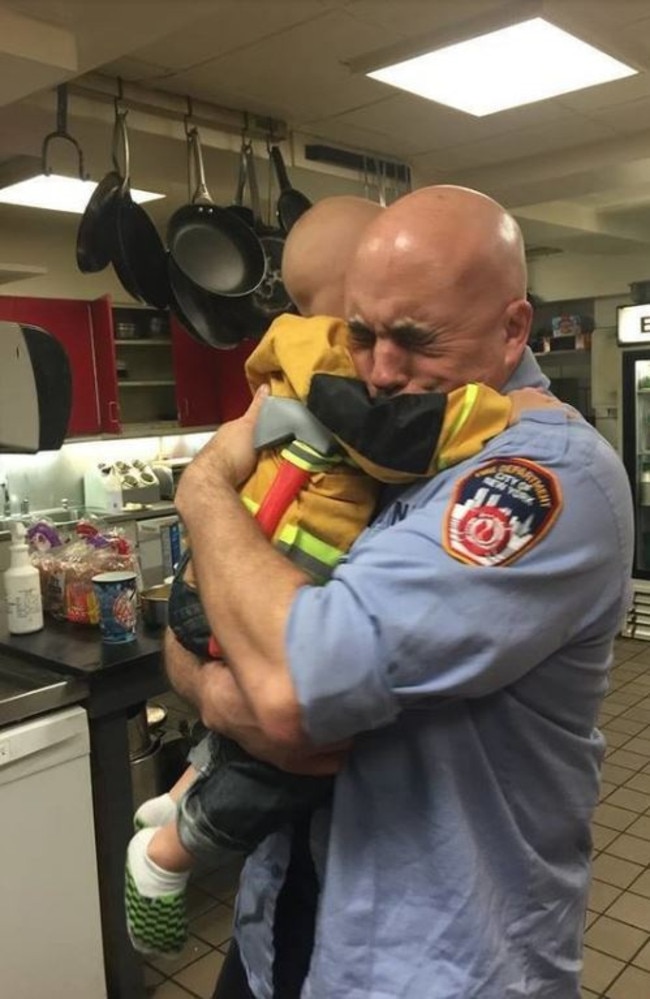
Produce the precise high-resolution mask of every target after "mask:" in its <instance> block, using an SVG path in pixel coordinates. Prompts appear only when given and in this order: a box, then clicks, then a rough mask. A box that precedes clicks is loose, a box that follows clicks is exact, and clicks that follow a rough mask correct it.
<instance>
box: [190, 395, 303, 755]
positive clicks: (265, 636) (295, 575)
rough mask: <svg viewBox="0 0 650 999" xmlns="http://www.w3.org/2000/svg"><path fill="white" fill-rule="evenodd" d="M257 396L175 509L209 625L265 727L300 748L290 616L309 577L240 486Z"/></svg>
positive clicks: (225, 431) (206, 456)
mask: <svg viewBox="0 0 650 999" xmlns="http://www.w3.org/2000/svg"><path fill="white" fill-rule="evenodd" d="M260 403H261V396H260V395H259V394H258V396H257V397H256V400H255V401H254V402H253V404H252V405H251V407H250V409H249V410H248V411H247V413H246V414H245V415H244V416H243V417H241V418H240V419H239V420H235V421H233V422H232V423H229V424H226V425H225V426H224V427H222V428H221V429H220V430H219V431H218V433H217V434H216V435H215V437H214V438H212V440H211V441H210V442H209V443H208V444H207V445H206V447H205V448H203V450H202V451H201V452H200V453H199V455H198V456H197V457H196V458H195V459H194V461H193V462H192V463H191V465H190V466H189V467H188V468H187V469H186V471H185V472H184V473H183V476H182V478H181V481H180V483H179V487H178V491H177V494H176V505H177V509H178V511H179V513H180V515H181V517H182V519H183V521H184V523H185V526H186V528H187V530H188V532H189V535H190V537H191V539H192V561H193V565H194V570H195V574H196V579H197V582H198V587H199V590H200V593H201V603H202V606H203V609H204V612H205V614H206V617H207V618H208V621H209V624H210V627H211V629H212V631H213V633H214V634H215V635H216V637H217V639H218V641H219V644H220V645H221V648H222V649H223V651H224V655H225V658H226V659H227V661H228V664H229V666H230V668H231V669H232V671H233V673H234V675H235V677H236V679H237V682H238V684H239V686H240V687H241V689H242V691H243V693H244V696H245V697H246V699H247V701H248V703H249V704H250V705H251V707H252V709H253V711H254V712H255V715H256V717H257V718H258V721H259V723H260V725H261V726H262V727H263V728H264V729H265V731H266V732H267V734H268V735H269V737H271V738H275V739H277V740H278V741H279V742H281V743H283V742H284V743H285V744H286V743H289V744H294V745H295V744H301V743H302V741H303V738H304V732H303V730H302V726H301V716H300V709H299V705H298V701H297V696H296V692H295V690H294V687H293V681H292V678H291V674H290V671H289V666H288V662H287V658H286V652H285V644H284V641H285V632H286V625H287V619H288V615H289V610H290V608H291V605H292V602H293V600H294V598H295V595H296V592H297V590H298V589H299V588H300V587H301V586H304V585H305V583H306V582H307V581H308V580H307V577H306V576H305V575H304V573H302V572H301V571H300V570H299V569H298V568H297V567H296V566H294V565H293V564H292V563H291V562H289V560H288V559H286V558H285V557H284V556H282V555H280V554H279V553H278V552H277V551H276V550H275V548H274V547H273V546H272V545H271V544H270V542H269V541H268V540H267V539H266V538H265V537H264V536H263V534H262V533H261V531H260V529H259V527H258V525H257V524H256V523H255V521H254V520H253V518H252V517H251V516H250V514H249V513H248V511H247V510H246V508H245V507H244V505H243V503H242V501H241V498H240V496H239V493H238V492H237V490H236V488H235V486H236V485H237V484H239V483H240V482H242V481H244V480H245V479H246V478H248V476H249V474H250V472H251V471H252V469H253V468H254V466H255V461H256V455H255V452H254V449H253V446H252V437H253V429H254V426H255V420H256V419H257V414H258V412H259V406H260Z"/></svg>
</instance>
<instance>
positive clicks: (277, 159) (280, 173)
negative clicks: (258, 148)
mask: <svg viewBox="0 0 650 999" xmlns="http://www.w3.org/2000/svg"><path fill="white" fill-rule="evenodd" d="M269 155H270V157H271V160H272V162H273V166H274V167H275V173H276V176H277V178H278V184H279V185H280V191H281V192H283V193H284V192H285V191H290V190H291V189H292V188H291V181H290V180H289V175H288V174H287V168H286V167H285V165H284V160H283V158H282V153H281V152H280V147H279V146H271V148H270V149H269Z"/></svg>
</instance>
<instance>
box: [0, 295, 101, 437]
mask: <svg viewBox="0 0 650 999" xmlns="http://www.w3.org/2000/svg"><path fill="white" fill-rule="evenodd" d="M92 307H93V303H91V302H78V301H75V300H72V299H65V298H23V297H20V296H17V295H4V296H0V319H2V320H6V321H8V322H15V323H24V324H25V325H30V326H40V327H41V329H44V330H46V331H47V332H48V333H51V334H52V336H54V337H56V339H57V340H59V341H60V343H62V344H63V346H64V347H65V349H66V351H67V354H68V357H69V359H70V366H71V369H72V413H71V415H70V422H69V424H68V435H69V436H76V435H77V434H97V433H99V432H100V431H101V430H102V429H103V428H102V417H101V414H100V405H99V392H98V384H97V378H96V365H95V342H94V332H93V315H92Z"/></svg>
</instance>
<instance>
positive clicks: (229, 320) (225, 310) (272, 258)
mask: <svg viewBox="0 0 650 999" xmlns="http://www.w3.org/2000/svg"><path fill="white" fill-rule="evenodd" d="M243 157H244V169H243V176H244V180H245V184H246V185H247V186H248V189H249V191H248V193H249V195H250V202H251V214H252V216H253V224H254V231H255V233H256V234H257V237H258V239H259V241H260V244H261V246H262V249H263V251H264V256H265V259H266V266H265V272H264V277H263V279H262V281H261V282H260V284H259V285H258V286H257V288H256V289H255V290H254V291H253V292H251V293H250V295H243V296H241V297H240V298H230V299H227V300H225V302H226V304H225V306H224V304H223V302H224V300H223V299H221V300H219V299H217V303H216V305H215V308H216V313H217V315H218V316H219V318H220V320H221V322H222V323H225V325H226V326H227V327H228V329H229V330H230V331H231V332H232V335H233V336H239V339H240V340H243V339H257V338H259V337H261V336H263V334H264V333H266V331H267V329H268V328H269V326H270V325H271V323H272V322H273V320H274V319H275V318H276V317H277V316H279V315H281V314H282V313H284V312H294V311H295V307H294V305H293V303H292V301H291V299H290V298H289V295H288V293H287V291H286V288H285V287H284V284H283V283H282V274H281V266H282V253H283V251H284V240H285V233H284V231H283V230H282V229H278V228H274V227H272V226H268V225H266V224H265V223H264V221H263V219H262V212H261V206H260V197H259V188H258V185H257V173H256V169H255V157H254V154H253V146H252V144H251V143H250V142H245V143H244V145H243ZM243 197H244V195H243V192H242V200H243Z"/></svg>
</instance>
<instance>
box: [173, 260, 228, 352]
mask: <svg viewBox="0 0 650 999" xmlns="http://www.w3.org/2000/svg"><path fill="white" fill-rule="evenodd" d="M167 266H168V268H169V284H170V287H171V309H172V312H174V313H175V315H176V316H177V317H178V319H179V320H180V321H181V323H182V324H183V326H184V327H185V329H186V330H187V332H188V333H189V334H190V336H191V337H193V338H194V339H195V340H198V341H199V343H204V344H207V345H208V346H209V347H217V348H219V349H221V350H229V349H230V348H231V347H236V346H237V344H238V343H239V341H240V340H241V339H242V333H241V330H240V329H239V326H237V325H235V323H234V321H233V318H232V316H228V317H227V321H226V318H225V317H224V314H223V313H224V300H223V299H219V298H218V297H217V296H216V295H211V294H210V292H209V291H204V290H203V288H199V286H198V285H196V284H194V282H193V281H190V279H189V278H188V277H186V276H185V274H184V273H183V271H182V270H181V269H180V267H179V266H178V265H177V264H176V262H175V261H174V258H173V257H172V255H171V253H170V254H169V256H168V258H167ZM226 309H227V306H226Z"/></svg>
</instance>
